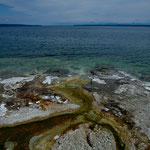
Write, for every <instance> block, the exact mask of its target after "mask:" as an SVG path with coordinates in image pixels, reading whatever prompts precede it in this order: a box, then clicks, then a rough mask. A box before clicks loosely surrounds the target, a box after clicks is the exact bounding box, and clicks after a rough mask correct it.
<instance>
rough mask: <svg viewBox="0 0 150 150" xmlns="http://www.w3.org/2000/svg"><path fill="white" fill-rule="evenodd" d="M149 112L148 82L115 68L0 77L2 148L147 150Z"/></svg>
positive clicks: (100, 66)
mask: <svg viewBox="0 0 150 150" xmlns="http://www.w3.org/2000/svg"><path fill="white" fill-rule="evenodd" d="M149 114H150V83H149V82H145V81H141V80H139V79H137V78H136V77H134V76H132V75H130V74H128V73H125V72H123V71H120V70H118V69H116V68H114V67H113V66H108V65H99V66H96V67H95V68H94V69H93V70H91V73H90V74H88V75H83V76H71V75H67V74H65V75H64V76H59V75H58V74H57V76H56V75H55V76H54V75H48V74H44V75H34V76H30V77H12V78H9V79H1V80H0V149H8V150H13V149H14V150H15V149H21V150H22V149H32V150H46V149H52V150H56V149H58V150H66V149H67V150H72V149H74V150H75V149H77V150H79V149H80V150H82V149H83V150H84V149H87V150H99V149H100V150H108V149H110V150H115V149H117V150H121V149H123V150H149V149H150V116H149ZM19 132H21V133H22V136H21V135H20V133H19ZM19 136H20V138H19ZM23 143H24V144H23Z"/></svg>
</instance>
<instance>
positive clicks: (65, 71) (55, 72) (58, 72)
mask: <svg viewBox="0 0 150 150" xmlns="http://www.w3.org/2000/svg"><path fill="white" fill-rule="evenodd" d="M44 74H49V75H51V76H65V75H67V74H69V70H68V69H61V68H50V69H48V70H47V71H46V72H44Z"/></svg>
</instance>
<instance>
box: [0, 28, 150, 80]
mask: <svg viewBox="0 0 150 150" xmlns="http://www.w3.org/2000/svg"><path fill="white" fill-rule="evenodd" d="M95 64H113V65H115V66H117V67H119V68H121V69H122V70H125V71H127V72H130V73H132V74H135V75H136V76H139V77H146V78H149V77H150V27H113V26H112V27H111V26H105V27H104V26H99V27H98V26H74V27H0V76H5V75H6V76H7V75H8V74H9V75H10V74H12V75H14V74H31V73H32V74H35V73H42V72H44V71H45V70H46V69H49V68H52V67H56V68H68V69H69V70H70V71H71V72H74V73H80V74H82V73H84V72H85V71H87V70H90V69H91V68H92V67H93V66H94V65H95Z"/></svg>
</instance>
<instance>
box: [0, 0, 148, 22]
mask: <svg viewBox="0 0 150 150" xmlns="http://www.w3.org/2000/svg"><path fill="white" fill-rule="evenodd" d="M0 3H2V4H5V5H8V6H10V7H11V10H12V11H14V12H18V13H19V12H21V13H23V14H24V15H22V20H23V19H25V20H26V21H27V20H28V19H29V20H30V21H31V20H32V21H33V22H37V23H39V24H61V23H90V22H93V23H94V22H95V23H96V22H124V23H126V22H150V17H149V14H150V0H0ZM16 19H17V18H16ZM18 19H19V18H18Z"/></svg>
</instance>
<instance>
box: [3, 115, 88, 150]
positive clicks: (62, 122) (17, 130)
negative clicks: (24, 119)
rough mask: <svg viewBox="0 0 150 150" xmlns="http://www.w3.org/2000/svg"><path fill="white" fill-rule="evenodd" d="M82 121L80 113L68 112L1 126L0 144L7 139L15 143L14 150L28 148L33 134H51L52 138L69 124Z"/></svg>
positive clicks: (26, 149)
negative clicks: (12, 125) (41, 119)
mask: <svg viewBox="0 0 150 150" xmlns="http://www.w3.org/2000/svg"><path fill="white" fill-rule="evenodd" d="M83 122H85V121H84V120H83V117H82V116H81V115H76V114H75V115H74V114H68V115H62V116H57V117H53V118H49V119H46V120H43V121H39V122H33V123H28V124H24V125H19V126H16V127H12V128H11V127H10V128H8V127H7V128H1V129H0V145H1V147H3V146H4V144H5V143H6V142H7V141H12V142H15V143H17V146H16V147H15V148H14V149H15V150H24V149H25V150H28V149H29V142H30V140H31V139H32V138H33V137H34V136H39V135H41V134H43V135H44V134H45V136H46V135H48V134H50V135H52V136H51V137H50V138H49V139H50V140H52V137H53V136H55V135H56V134H60V133H62V132H64V130H66V129H67V128H69V126H71V125H74V124H80V123H83ZM46 133H47V134H46ZM43 138H44V136H43ZM52 143H53V142H52Z"/></svg>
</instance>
